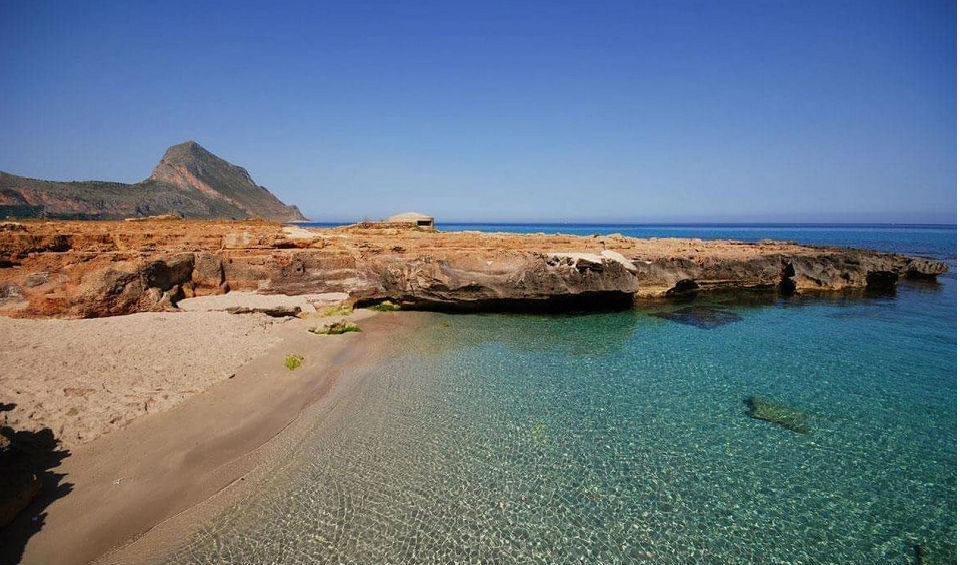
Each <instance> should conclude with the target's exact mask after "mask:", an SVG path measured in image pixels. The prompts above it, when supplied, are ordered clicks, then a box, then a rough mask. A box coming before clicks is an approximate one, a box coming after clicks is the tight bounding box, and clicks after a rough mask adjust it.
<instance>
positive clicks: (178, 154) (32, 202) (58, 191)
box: [0, 141, 307, 222]
mask: <svg viewBox="0 0 960 565" xmlns="http://www.w3.org/2000/svg"><path fill="white" fill-rule="evenodd" d="M160 214H174V215H177V216H181V217H184V218H197V219H216V218H221V219H237V220H239V219H247V218H263V219H265V220H272V221H277V222H290V221H304V220H306V219H307V218H305V217H304V216H303V214H301V213H300V210H299V209H297V207H296V206H288V205H286V204H284V203H283V202H281V201H280V200H279V199H278V198H277V197H276V196H274V195H273V194H272V193H271V192H270V191H269V190H267V189H266V188H264V187H262V186H259V185H257V184H256V183H255V182H253V179H252V178H251V177H250V174H249V173H248V172H247V170H246V169H244V168H243V167H238V166H236V165H234V164H232V163H229V162H227V161H226V160H224V159H221V158H220V157H217V156H216V155H214V154H213V153H211V152H209V151H207V150H206V149H204V148H203V147H201V146H200V144H198V143H197V142H195V141H187V142H185V143H181V144H179V145H174V146H173V147H170V148H169V149H167V151H166V153H165V154H164V155H163V159H161V160H160V163H159V164H158V165H157V166H156V167H154V169H153V172H152V173H151V174H150V177H149V178H147V179H146V180H144V181H141V182H138V183H136V184H125V183H119V182H104V181H73V182H59V181H46V180H37V179H30V178H26V177H21V176H17V175H13V174H10V173H5V172H3V171H0V218H3V217H11V216H12V217H16V218H38V217H43V218H62V219H83V220H115V219H121V218H132V217H144V216H156V215H160Z"/></svg>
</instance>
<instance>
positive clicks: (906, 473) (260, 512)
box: [162, 228, 957, 564]
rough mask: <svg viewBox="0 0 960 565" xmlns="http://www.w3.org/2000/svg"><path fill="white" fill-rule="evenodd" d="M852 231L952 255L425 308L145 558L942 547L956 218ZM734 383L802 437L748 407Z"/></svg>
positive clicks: (932, 559)
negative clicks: (348, 386) (803, 287)
mask: <svg viewBox="0 0 960 565" xmlns="http://www.w3.org/2000/svg"><path fill="white" fill-rule="evenodd" d="M534 231H546V230H534ZM617 231H621V232H622V233H628V230H626V229H622V228H621V229H619V230H617ZM775 231H776V230H773V229H768V230H767V231H766V232H765V233H762V234H758V238H759V237H773V238H779V239H796V240H800V241H802V240H803V236H804V234H803V233H793V234H786V233H782V232H781V233H771V232H775ZM903 231H908V230H903ZM918 231H919V233H917V232H918ZM844 233H846V235H849V236H850V237H851V238H856V237H857V236H854V235H850V232H844ZM871 234H872V235H870V237H864V238H863V239H864V240H865V241H874V242H876V241H885V240H887V239H891V238H892V239H893V240H896V242H897V243H896V244H895V245H889V246H888V247H890V248H892V249H893V250H901V251H903V250H906V249H903V247H910V248H915V249H916V248H920V247H923V248H925V249H928V251H927V252H926V253H927V254H931V255H935V256H939V257H942V258H947V259H948V260H950V263H951V267H952V268H953V270H952V272H951V273H949V274H948V275H946V276H944V277H942V278H941V282H940V283H939V284H905V285H903V286H902V287H901V289H900V290H899V291H898V292H897V294H896V295H893V296H868V297H860V298H845V299H840V298H837V299H799V298H797V299H789V300H784V299H779V298H777V297H775V296H772V295H748V296H744V295H741V296H727V295H710V296H706V297H702V298H700V299H698V300H697V301H695V302H692V303H664V304H662V305H659V306H657V307H656V308H654V309H648V310H638V311H633V312H623V313H607V314H594V315H581V316H531V315H523V316H521V315H459V316H452V315H440V314H437V315H432V316H431V317H430V321H429V322H428V323H427V325H426V327H425V328H424V329H423V330H422V331H420V332H417V333H416V334H415V335H412V336H407V337H405V338H403V339H401V340H398V342H397V343H395V344H394V345H393V347H394V349H395V350H394V351H393V352H392V354H391V356H390V361H389V362H388V363H387V364H386V365H384V366H381V367H379V368H377V369H376V370H373V371H372V372H370V373H367V374H365V375H363V377H362V378H360V379H356V380H355V383H356V385H355V386H356V390H355V391H353V392H351V393H350V394H348V395H344V399H343V401H342V405H341V406H339V408H338V416H337V417H335V418H334V417H329V418H323V419H321V420H320V421H318V422H317V426H316V429H315V430H314V431H313V432H312V433H311V434H309V436H308V438H307V440H306V441H304V442H302V443H300V444H299V445H297V446H296V447H294V448H292V449H291V453H290V456H289V457H288V458H286V459H285V460H284V461H283V462H282V463H280V462H278V464H277V466H276V469H275V470H273V471H272V472H273V476H272V478H270V479H268V480H265V481H264V483H263V486H262V488H261V489H259V490H258V491H257V492H256V493H255V494H254V495H253V496H252V497H251V498H248V499H246V500H244V501H241V502H239V503H237V504H236V505H234V506H233V507H231V508H229V509H227V510H226V511H225V512H223V513H222V514H221V515H219V516H217V517H215V518H214V519H213V520H211V521H210V523H208V524H204V525H203V528H202V529H201V530H200V531H199V532H197V533H196V534H194V535H192V536H190V537H189V538H188V539H187V540H185V541H184V544H183V546H182V547H180V548H179V549H177V550H176V551H175V552H174V553H173V554H171V555H168V556H165V557H164V558H163V559H162V561H167V562H178V563H182V562H200V563H214V562H231V563H275V562H276V563H280V562H283V563H291V562H316V563H635V562H644V561H649V562H651V563H898V564H901V563H915V562H917V561H916V560H917V556H916V552H917V549H916V547H917V546H919V547H920V548H921V549H920V551H921V552H922V553H923V554H924V559H926V561H925V562H927V563H944V562H955V561H956V534H957V532H956V518H957V516H956V482H957V474H956V473H957V471H956V470H957V445H956V437H957V436H956V421H957V420H956V419H957V414H956V399H957V388H956V384H957V381H956V368H957V367H956V343H957V342H956V339H957V335H956V291H957V289H956V276H955V267H956V261H955V259H952V260H951V259H950V258H951V257H953V256H954V253H955V249H956V231H955V229H945V230H932V231H930V230H924V229H920V230H915V231H909V233H899V234H898V233H893V234H891V233H873V232H871ZM684 235H689V234H684ZM721 237H727V236H726V235H722V236H721ZM731 237H732V236H731ZM822 243H836V244H855V243H856V242H855V241H851V242H849V243H846V242H845V241H838V240H836V239H834V240H830V241H823V242H822ZM864 246H866V245H864ZM897 246H901V247H899V248H898V247H897ZM401 315H402V314H401ZM754 395H760V396H764V397H766V398H769V399H772V400H774V401H776V402H780V403H783V404H785V405H787V406H789V407H791V408H794V409H797V410H801V411H803V412H804V413H806V414H807V418H808V423H809V424H810V428H811V430H810V433H808V434H799V433H795V432H792V431H789V430H787V429H784V428H781V427H779V426H777V425H775V424H772V423H770V422H766V421H762V420H757V419H753V418H750V417H748V416H747V414H746V406H745V404H744V400H745V399H746V398H747V397H749V396H754Z"/></svg>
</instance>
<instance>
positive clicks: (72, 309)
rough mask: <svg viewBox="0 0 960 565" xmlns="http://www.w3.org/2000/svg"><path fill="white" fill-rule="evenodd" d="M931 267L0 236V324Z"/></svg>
mask: <svg viewBox="0 0 960 565" xmlns="http://www.w3.org/2000/svg"><path fill="white" fill-rule="evenodd" d="M946 270H947V266H946V265H945V264H944V263H943V262H940V261H936V260H933V259H927V258H921V257H908V256H903V255H896V254H891V253H881V252H876V251H867V250H858V249H848V248H834V247H814V246H806V245H797V244H794V243H789V242H775V241H762V242H759V243H743V242H738V241H727V240H711V241H707V240H699V239H674V238H651V239H637V238H631V237H625V236H622V235H618V234H613V235H597V236H586V237H585V236H571V235H563V234H555V235H547V234H528V235H524V234H513V233H480V232H437V231H427V230H420V229H416V228H411V229H402V228H396V227H378V226H377V225H376V224H373V225H357V226H347V227H341V228H329V229H305V228H301V227H292V226H284V225H282V224H277V223H269V222H264V221H244V222H228V221H218V222H212V221H184V220H172V221H171V220H145V221H139V222H69V221H56V222H50V221H47V222H44V221H30V222H22V223H12V222H8V223H5V224H2V225H0V313H3V314H6V315H9V316H18V317H47V316H56V317H71V318H89V317H100V316H110V315H117V314H129V313H133V312H146V311H160V310H176V309H177V303H178V302H179V301H180V300H182V299H183V298H188V297H194V296H203V295H213V294H224V293H227V292H229V291H231V290H234V291H235V290H244V291H256V292H258V293H260V294H284V295H305V294H316V293H330V292H339V293H346V295H348V297H349V299H348V301H349V302H351V303H356V304H360V305H364V304H369V303H373V302H376V301H379V300H384V299H389V300H391V301H393V302H395V303H397V304H399V305H401V306H402V307H403V308H408V309H428V310H464V311H477V310H524V309H603V308H623V307H629V306H630V305H631V304H633V303H634V302H635V301H638V300H644V299H651V298H657V297H664V296H670V295H676V294H682V293H692V292H701V291H707V290H714V289H769V290H771V291H774V290H775V291H779V292H783V293H786V294H792V293H815V292H843V291H848V290H862V289H872V288H876V289H890V288H893V287H894V286H895V285H896V284H897V282H898V281H899V280H901V279H904V278H921V279H933V278H935V277H936V276H937V275H939V274H941V273H944V272H946Z"/></svg>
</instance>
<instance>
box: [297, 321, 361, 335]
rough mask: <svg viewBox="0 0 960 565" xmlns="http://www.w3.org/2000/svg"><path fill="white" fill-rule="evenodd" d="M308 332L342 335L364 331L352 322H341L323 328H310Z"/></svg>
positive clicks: (325, 325)
mask: <svg viewBox="0 0 960 565" xmlns="http://www.w3.org/2000/svg"><path fill="white" fill-rule="evenodd" d="M307 331H308V332H310V333H313V334H317V335H341V334H345V333H347V332H359V331H362V330H361V329H360V326H358V325H356V324H354V323H352V322H347V321H346V320H341V321H339V322H334V323H332V324H324V325H322V326H317V327H315V328H310V329H309V330H307Z"/></svg>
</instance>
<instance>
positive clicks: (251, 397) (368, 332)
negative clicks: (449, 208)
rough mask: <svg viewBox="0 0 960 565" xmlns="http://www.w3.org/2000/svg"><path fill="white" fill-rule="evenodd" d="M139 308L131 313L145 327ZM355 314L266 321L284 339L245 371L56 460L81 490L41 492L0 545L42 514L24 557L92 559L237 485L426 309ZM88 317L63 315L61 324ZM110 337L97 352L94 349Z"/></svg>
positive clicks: (29, 559)
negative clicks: (326, 330) (337, 330)
mask: <svg viewBox="0 0 960 565" xmlns="http://www.w3.org/2000/svg"><path fill="white" fill-rule="evenodd" d="M216 315H217V316H229V317H228V318H226V319H225V320H224V321H226V322H228V323H229V324H234V323H241V324H247V323H250V320H260V317H259V316H256V317H249V320H247V319H245V318H248V316H235V315H227V314H216ZM139 316H140V315H138V316H133V317H129V318H133V319H134V320H135V323H137V324H140V325H144V324H143V323H142V322H141V321H140V317H139ZM172 316H175V317H176V316H186V314H172ZM204 316H207V317H209V316H211V314H210V313H206V314H204ZM350 317H351V319H355V320H361V326H362V327H363V328H364V331H363V332H362V333H359V334H346V335H342V336H317V335H314V334H311V333H308V332H307V331H306V330H307V328H309V327H311V326H313V325H316V324H317V323H318V320H316V319H311V320H305V319H291V320H289V321H287V322H285V323H282V324H279V325H276V326H274V325H271V326H270V327H269V328H267V329H265V330H264V331H265V332H266V333H267V335H268V336H269V337H272V338H274V340H275V342H274V344H273V345H272V346H268V347H264V346H263V345H262V344H259V345H258V347H257V348H256V351H257V352H259V355H258V356H256V358H255V359H253V360H252V361H250V362H248V363H246V364H245V365H243V366H242V367H240V368H239V369H237V371H236V376H235V378H232V379H227V380H221V381H220V382H219V383H216V384H215V385H213V386H211V387H210V388H209V389H208V390H207V391H206V392H205V393H203V394H195V395H192V396H191V397H189V398H186V400H184V401H183V402H181V403H180V404H179V405H176V406H174V407H172V408H170V409H168V410H166V411H163V412H159V413H155V414H149V415H147V416H145V417H141V418H137V419H136V420H135V421H133V422H132V423H130V424H129V425H127V426H126V427H125V428H122V429H118V430H115V431H113V432H111V433H109V434H105V435H102V436H101V437H100V438H98V439H97V440H95V441H91V442H89V443H86V444H83V445H80V446H78V447H77V448H75V449H74V450H72V454H71V455H70V456H69V457H67V458H66V459H65V460H64V461H63V463H62V464H61V465H60V467H59V468H57V469H56V471H57V472H58V473H64V474H65V478H64V481H66V482H69V483H70V484H71V485H72V491H71V492H69V494H66V496H63V497H61V498H57V499H54V500H46V501H37V502H35V503H34V504H33V505H32V506H31V507H30V508H28V509H27V511H25V512H24V513H22V514H21V515H20V517H18V518H17V520H16V521H15V522H14V524H12V525H11V527H9V528H8V529H7V530H5V531H3V532H0V546H3V545H10V544H11V543H12V542H11V540H12V539H14V537H15V536H17V535H18V533H19V534H21V535H22V533H23V532H24V531H27V530H30V529H31V527H34V526H36V524H37V519H38V518H39V521H40V523H42V528H40V529H39V531H37V532H36V533H34V534H33V535H32V536H30V537H29V538H27V542H26V545H25V546H24V547H23V555H22V562H23V563H85V562H89V561H91V560H94V559H96V558H98V557H100V556H103V555H104V554H105V553H107V552H108V551H110V550H113V549H116V548H119V547H122V546H123V545H125V544H127V543H129V542H130V541H132V540H135V539H137V538H138V537H140V536H142V535H143V534H144V533H146V532H148V531H149V530H151V529H152V528H154V527H155V526H157V525H158V524H161V523H164V522H166V521H168V520H170V519H171V518H173V517H176V516H178V515H181V514H183V513H184V512H186V511H187V510H189V509H191V508H193V507H195V506H196V505H198V504H199V503H201V502H203V501H205V500H208V499H210V497H212V496H214V495H216V494H217V493H220V492H222V491H224V489H227V488H228V487H230V486H231V485H233V484H234V483H238V482H239V478H240V477H242V476H243V475H244V474H246V473H248V472H249V471H250V470H251V469H253V468H255V466H256V464H257V463H258V462H260V460H261V459H262V457H261V458H259V459H258V457H257V454H258V453H262V452H263V451H264V450H265V449H266V446H268V445H272V443H273V442H272V441H271V440H273V439H274V438H275V437H276V436H277V435H278V434H280V433H281V432H282V431H283V430H285V429H286V428H287V427H288V426H289V425H290V424H291V422H294V421H296V420H297V418H298V416H299V415H300V414H301V412H302V411H303V410H305V409H306V408H309V407H311V406H315V405H316V404H317V402H318V401H320V400H321V399H323V398H324V396H325V395H326V394H327V393H328V391H329V390H330V389H331V387H332V386H333V384H334V382H336V380H337V378H338V377H339V376H340V375H341V374H342V373H343V372H344V371H346V370H350V371H356V370H358V368H360V367H363V366H367V365H369V364H372V363H374V362H376V361H377V360H378V353H377V352H378V351H381V350H382V349H383V348H382V346H381V345H380V344H383V343H384V342H385V340H388V339H392V336H393V335H394V333H395V332H396V331H398V330H400V329H401V328H403V327H406V326H409V325H411V323H412V322H411V321H410V320H415V319H416V317H415V316H413V317H410V316H405V315H399V314H384V315H377V316H375V317H372V313H370V312H367V311H361V312H355V313H354V314H352V315H351V316H350ZM122 319H123V318H118V319H111V320H110V321H113V320H122ZM144 319H149V318H144ZM210 319H215V318H210ZM83 322H86V321H83ZM79 323H81V321H70V322H65V325H64V326H63V327H64V328H67V329H69V328H70V327H71V325H76V324H79ZM164 323H165V322H164ZM258 323H259V322H258ZM229 324H228V325H229ZM4 327H12V326H4ZM274 332H275V333H274ZM164 335H165V334H164ZM101 345H102V344H98V345H96V346H90V349H89V350H88V351H89V352H90V354H91V355H93V354H95V352H96V351H97V348H98V347H100V346H101ZM200 349H203V347H200ZM289 353H298V354H301V355H303V356H304V363H303V367H302V368H300V369H298V370H296V371H289V370H287V369H286V368H285V367H284V365H283V360H284V358H285V357H286V355H287V354H289ZM41 511H42V512H43V514H42V515H41V514H37V513H38V512H41Z"/></svg>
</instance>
